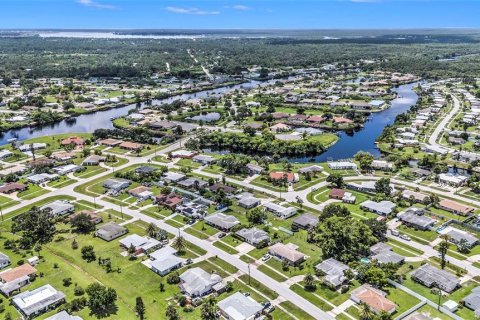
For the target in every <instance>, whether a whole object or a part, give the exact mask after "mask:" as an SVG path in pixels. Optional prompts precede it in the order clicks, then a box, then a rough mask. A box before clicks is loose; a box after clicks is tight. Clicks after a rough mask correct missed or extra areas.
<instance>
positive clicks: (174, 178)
mask: <svg viewBox="0 0 480 320" xmlns="http://www.w3.org/2000/svg"><path fill="white" fill-rule="evenodd" d="M184 178H185V175H184V174H183V173H179V172H174V171H168V172H165V173H164V174H163V179H164V180H166V181H168V182H178V181H180V180H182V179H184Z"/></svg>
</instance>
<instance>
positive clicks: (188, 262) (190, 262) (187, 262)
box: [185, 259, 193, 264]
mask: <svg viewBox="0 0 480 320" xmlns="http://www.w3.org/2000/svg"><path fill="white" fill-rule="evenodd" d="M192 263H193V260H192V259H187V261H185V264H192Z"/></svg>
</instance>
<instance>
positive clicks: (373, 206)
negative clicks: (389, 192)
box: [360, 200, 397, 216]
mask: <svg viewBox="0 0 480 320" xmlns="http://www.w3.org/2000/svg"><path fill="white" fill-rule="evenodd" d="M396 206H397V205H396V204H395V203H393V202H391V201H388V200H383V201H380V202H375V201H372V200H367V201H364V202H362V203H361V204H360V208H362V209H363V210H366V211H370V212H373V213H376V214H379V215H382V216H386V215H389V214H390V213H392V212H393V209H395V207H396Z"/></svg>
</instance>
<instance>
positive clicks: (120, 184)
mask: <svg viewBox="0 0 480 320" xmlns="http://www.w3.org/2000/svg"><path fill="white" fill-rule="evenodd" d="M131 183H132V182H131V181H130V180H127V179H120V178H115V179H107V180H105V181H104V182H103V187H104V188H106V189H110V190H113V191H117V192H118V191H121V190H123V189H126V188H128V186H130V184H131Z"/></svg>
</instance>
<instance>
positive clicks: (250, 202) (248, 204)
mask: <svg viewBox="0 0 480 320" xmlns="http://www.w3.org/2000/svg"><path fill="white" fill-rule="evenodd" d="M261 203H262V201H261V200H260V199H258V198H255V197H241V198H240V200H238V205H239V206H240V207H242V208H245V209H252V208H255V207H257V206H259V205H260V204H261Z"/></svg>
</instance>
